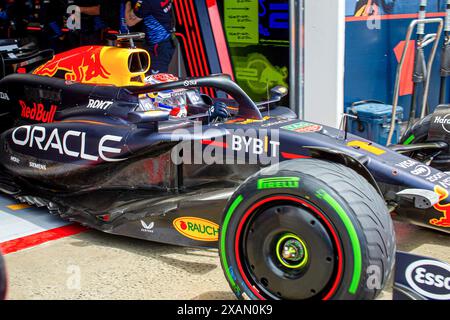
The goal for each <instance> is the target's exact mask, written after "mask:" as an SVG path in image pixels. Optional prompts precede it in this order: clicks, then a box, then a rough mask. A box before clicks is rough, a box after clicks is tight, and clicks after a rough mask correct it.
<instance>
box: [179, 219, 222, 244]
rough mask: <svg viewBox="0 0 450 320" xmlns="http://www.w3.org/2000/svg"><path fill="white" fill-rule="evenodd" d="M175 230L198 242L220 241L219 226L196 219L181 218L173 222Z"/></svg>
mask: <svg viewBox="0 0 450 320" xmlns="http://www.w3.org/2000/svg"><path fill="white" fill-rule="evenodd" d="M173 226H174V227H175V229H176V230H177V231H178V232H179V233H181V234H182V235H183V236H185V237H188V238H190V239H193V240H197V241H217V240H219V225H217V224H215V223H214V222H211V221H209V220H205V219H202V218H196V217H181V218H178V219H175V220H174V221H173Z"/></svg>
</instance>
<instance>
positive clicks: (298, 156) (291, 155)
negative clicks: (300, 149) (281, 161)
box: [281, 152, 311, 159]
mask: <svg viewBox="0 0 450 320" xmlns="http://www.w3.org/2000/svg"><path fill="white" fill-rule="evenodd" d="M281 156H282V157H283V158H285V159H311V157H308V156H304V155H301V154H295V153H289V152H281Z"/></svg>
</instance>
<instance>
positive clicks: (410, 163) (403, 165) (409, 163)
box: [395, 160, 419, 169]
mask: <svg viewBox="0 0 450 320" xmlns="http://www.w3.org/2000/svg"><path fill="white" fill-rule="evenodd" d="M418 163H419V162H417V161H414V160H405V161H402V162H400V163H397V164H396V165H395V166H397V167H400V168H402V169H409V168H411V167H414V166H415V165H417V164H418Z"/></svg>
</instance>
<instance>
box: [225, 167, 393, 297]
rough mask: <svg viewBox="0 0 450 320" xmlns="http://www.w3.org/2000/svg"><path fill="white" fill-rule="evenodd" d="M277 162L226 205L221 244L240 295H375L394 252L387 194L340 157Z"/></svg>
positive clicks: (387, 273) (228, 275)
mask: <svg viewBox="0 0 450 320" xmlns="http://www.w3.org/2000/svg"><path fill="white" fill-rule="evenodd" d="M275 168H276V167H275V166H274V167H271V168H267V169H264V170H262V171H260V172H259V173H257V174H256V175H254V176H252V177H250V178H249V179H247V181H246V182H245V183H244V184H243V185H242V186H241V187H240V188H239V189H238V190H237V191H236V192H235V194H234V195H233V197H232V198H231V199H230V201H229V205H228V206H227V208H226V209H225V213H224V219H223V223H222V229H221V234H220V242H219V244H220V245H219V248H220V249H219V252H220V258H221V263H222V267H223V269H224V273H225V276H226V278H227V281H228V282H229V284H230V286H231V288H232V290H233V291H234V293H235V294H236V296H237V297H238V298H240V299H325V300H327V299H374V298H375V297H376V296H377V295H378V294H379V293H380V291H381V290H382V288H384V286H385V284H386V282H387V281H388V278H389V276H390V275H391V272H392V268H393V264H394V253H395V233H394V228H393V223H392V220H391V217H390V215H389V213H388V210H387V207H386V205H385V202H384V200H383V198H382V197H381V196H380V195H379V194H378V192H377V191H376V190H375V188H374V187H373V186H372V185H370V184H369V183H368V182H367V181H366V180H365V179H364V178H363V177H362V176H360V175H359V174H358V173H356V172H355V171H353V170H352V169H350V168H348V167H345V166H343V165H341V164H336V163H333V162H329V161H322V160H315V159H299V160H292V161H286V162H283V163H281V164H279V166H278V168H277V171H276V172H275ZM272 170H273V171H272Z"/></svg>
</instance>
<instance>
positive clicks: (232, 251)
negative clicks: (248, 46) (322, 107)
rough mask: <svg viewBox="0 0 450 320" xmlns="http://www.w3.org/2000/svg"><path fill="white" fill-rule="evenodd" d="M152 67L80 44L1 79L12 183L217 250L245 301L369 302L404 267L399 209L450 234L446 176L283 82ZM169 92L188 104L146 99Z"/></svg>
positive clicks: (80, 215) (123, 51) (95, 216)
mask: <svg viewBox="0 0 450 320" xmlns="http://www.w3.org/2000/svg"><path fill="white" fill-rule="evenodd" d="M149 63H150V61H149V56H148V53H147V52H146V51H144V50H141V49H128V48H116V47H83V48H79V49H75V50H72V51H69V52H66V53H62V54H59V55H56V56H55V57H54V58H53V59H52V60H50V61H49V62H47V63H45V64H43V65H42V66H40V67H38V68H37V69H35V70H34V71H33V73H32V74H13V75H9V76H7V77H5V78H4V79H3V80H1V81H0V108H1V113H0V124H1V135H0V143H1V148H2V152H1V153H0V190H1V191H2V192H4V193H7V194H9V195H11V196H13V197H15V198H16V199H19V200H21V201H24V202H28V203H30V204H34V205H37V206H42V207H47V208H48V209H49V211H50V212H52V213H54V214H58V215H60V216H61V217H63V218H66V219H69V220H70V221H76V222H79V223H81V224H83V225H86V226H89V227H91V228H94V229H97V230H102V231H104V232H108V233H112V234H118V235H125V236H129V237H135V238H140V239H146V240H150V241H157V242H162V243H169V244H175V245H184V246H196V247H218V248H219V255H220V259H221V263H222V266H223V270H224V273H225V275H226V278H227V281H228V282H229V284H230V286H231V288H232V290H233V291H234V293H235V294H236V295H237V297H239V298H242V299H310V298H315V299H372V298H375V297H376V296H377V294H378V293H379V292H380V291H381V289H382V288H383V287H384V285H385V284H386V282H387V280H388V278H389V276H390V274H391V271H392V268H393V264H394V252H395V235H394V229H393V223H392V220H391V217H390V215H389V212H393V211H395V212H396V213H397V214H398V215H399V216H404V217H406V218H408V219H410V220H412V221H414V222H415V223H418V224H421V225H424V226H427V227H431V228H435V229H438V230H441V231H446V232H448V231H449V230H450V215H448V214H447V212H448V211H447V210H448V208H449V207H450V204H448V190H449V189H450V176H448V175H446V174H445V173H443V172H440V171H438V170H436V169H434V168H431V167H429V166H427V165H423V164H421V163H418V162H416V161H415V160H412V159H411V158H408V157H406V156H403V155H400V154H398V153H396V152H394V151H392V150H389V149H388V148H385V147H382V146H379V145H376V144H374V143H372V142H370V141H366V140H364V139H361V138H359V137H356V136H353V135H350V134H347V133H346V132H343V131H342V130H337V129H334V128H331V127H326V126H322V125H320V124H315V123H310V122H306V121H301V120H298V119H297V116H296V115H295V114H294V113H293V112H292V111H291V110H290V109H288V108H285V107H281V106H278V105H277V102H278V101H280V99H281V97H282V96H283V95H285V94H286V92H287V91H286V89H285V88H282V87H278V88H274V90H272V98H271V100H269V101H267V102H262V103H255V102H254V101H252V100H251V99H250V98H249V96H248V95H247V94H246V93H245V92H244V91H243V90H242V89H241V88H240V87H239V86H238V85H237V84H236V83H235V82H233V81H232V80H231V79H230V78H229V77H228V76H226V75H211V76H207V77H202V78H189V79H185V80H175V79H171V81H167V82H160V83H155V84H148V83H146V81H145V73H146V71H147V70H148V68H149ZM160 92H166V93H167V92H178V93H180V92H181V93H180V94H186V99H184V100H183V101H186V115H183V116H181V117H180V116H171V115H170V113H171V111H169V110H163V109H164V108H163V109H161V108H152V107H149V105H148V99H149V95H152V97H153V98H154V97H155V95H157V94H158V93H160ZM183 92H184V93H183ZM186 92H191V94H187V93H186ZM192 92H193V93H192ZM221 93H224V94H221ZM230 97H231V98H230ZM153 102H154V101H153Z"/></svg>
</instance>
